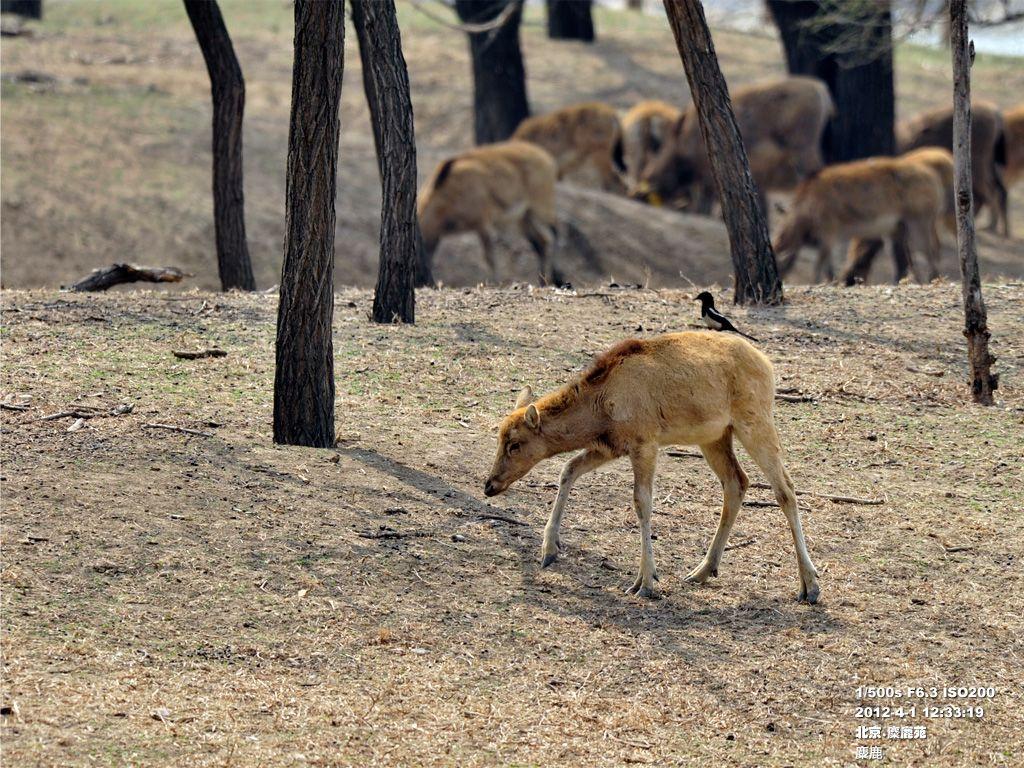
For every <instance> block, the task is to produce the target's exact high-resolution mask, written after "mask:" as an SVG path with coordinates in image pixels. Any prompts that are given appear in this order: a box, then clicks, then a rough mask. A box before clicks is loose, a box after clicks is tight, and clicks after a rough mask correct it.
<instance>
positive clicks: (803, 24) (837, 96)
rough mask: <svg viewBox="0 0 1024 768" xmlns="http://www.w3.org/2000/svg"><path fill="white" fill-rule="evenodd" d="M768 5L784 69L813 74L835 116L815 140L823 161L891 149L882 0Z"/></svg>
mask: <svg viewBox="0 0 1024 768" xmlns="http://www.w3.org/2000/svg"><path fill="white" fill-rule="evenodd" d="M768 8H769V10H770V11H771V13H772V17H773V18H774V19H775V24H776V26H778V28H779V35H780V36H781V38H782V44H783V48H784V49H785V53H786V66H787V68H788V70H789V72H790V74H793V75H810V76H812V77H817V78H819V79H821V80H823V81H824V82H825V83H826V84H827V85H828V88H829V91H830V92H831V93H832V99H833V101H835V104H836V114H835V116H834V117H833V118H832V120H831V122H830V123H829V126H828V129H827V130H826V132H825V136H824V139H823V143H824V145H825V146H824V147H823V150H824V154H825V159H826V161H827V162H830V163H841V162H847V161H849V160H858V159H860V158H863V157H873V156H876V155H892V154H894V153H895V151H896V136H895V119H896V117H895V116H896V112H895V103H896V100H895V92H894V88H893V69H892V13H891V11H890V8H889V3H888V0H885V1H884V2H879V3H845V4H842V3H839V4H837V3H834V2H832V3H825V4H823V3H822V2H821V0H768ZM844 13H849V14H850V16H848V17H847V16H843V15H842V14H844Z"/></svg>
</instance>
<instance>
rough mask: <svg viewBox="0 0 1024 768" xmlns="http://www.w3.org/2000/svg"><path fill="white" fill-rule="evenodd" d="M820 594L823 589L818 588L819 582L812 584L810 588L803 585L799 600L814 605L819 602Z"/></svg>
mask: <svg viewBox="0 0 1024 768" xmlns="http://www.w3.org/2000/svg"><path fill="white" fill-rule="evenodd" d="M819 594H821V590H820V589H819V588H818V585H817V584H812V585H811V586H810V588H808V587H806V586H804V587H801V589H800V594H799V595H798V596H797V602H800V603H807V604H808V605H814V604H815V603H816V602H818V595H819Z"/></svg>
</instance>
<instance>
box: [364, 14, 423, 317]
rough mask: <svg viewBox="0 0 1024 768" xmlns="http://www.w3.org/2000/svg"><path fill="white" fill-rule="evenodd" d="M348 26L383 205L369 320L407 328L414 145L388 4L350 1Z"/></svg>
mask: <svg viewBox="0 0 1024 768" xmlns="http://www.w3.org/2000/svg"><path fill="white" fill-rule="evenodd" d="M352 24H353V26H354V27H355V30H356V35H357V37H358V38H359V56H360V58H361V59H362V63H363V85H364V86H365V88H366V101H367V103H368V104H369V107H370V122H371V123H372V124H373V135H374V141H375V142H376V145H377V163H378V170H379V171H380V176H381V189H382V194H381V199H382V200H383V205H382V206H381V221H380V259H379V264H378V268H377V289H376V291H375V292H374V296H373V315H372V317H373V321H374V322H376V323H393V322H401V323H411V322H413V321H414V320H415V316H416V313H415V295H414V294H415V292H414V290H413V279H414V277H415V272H416V262H417V257H418V252H417V251H418V247H419V245H420V238H419V232H418V226H417V223H416V142H415V137H414V135H413V121H412V100H411V98H410V96H409V73H408V70H407V69H406V66H405V57H404V56H403V55H402V38H401V34H400V32H399V30H398V18H397V16H396V13H395V3H394V0H352Z"/></svg>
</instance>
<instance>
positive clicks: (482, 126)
mask: <svg viewBox="0 0 1024 768" xmlns="http://www.w3.org/2000/svg"><path fill="white" fill-rule="evenodd" d="M515 2H517V0H455V10H456V12H457V13H458V14H459V18H460V19H462V21H463V22H468V23H481V22H487V21H491V20H492V19H494V18H496V17H497V16H498V15H499V14H500V13H501V12H502V10H504V8H505V7H506V6H507V5H508V4H509V3H515ZM522 16H523V9H522V5H521V4H519V7H517V8H516V10H515V11H514V12H513V13H512V15H511V16H510V17H509V19H508V21H506V22H505V23H504V24H503V25H502V26H501V27H499V28H498V29H494V30H490V31H488V32H474V33H469V52H470V55H471V56H472V58H473V112H474V118H473V133H474V137H475V140H476V143H477V144H490V143H491V142H495V141H504V140H505V139H507V138H508V137H509V136H511V135H512V134H513V133H514V132H515V130H516V128H517V127H518V126H519V123H521V122H522V121H523V120H525V119H526V118H527V117H529V116H530V106H529V104H528V102H527V100H526V70H525V68H524V67H523V53H522V51H521V50H520V48H519V23H520V21H521V20H522Z"/></svg>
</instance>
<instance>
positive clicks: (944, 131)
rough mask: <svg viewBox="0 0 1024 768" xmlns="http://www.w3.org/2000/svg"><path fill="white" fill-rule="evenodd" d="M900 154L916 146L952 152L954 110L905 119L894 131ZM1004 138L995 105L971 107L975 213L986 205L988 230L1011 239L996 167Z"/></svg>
mask: <svg viewBox="0 0 1024 768" xmlns="http://www.w3.org/2000/svg"><path fill="white" fill-rule="evenodd" d="M896 139H897V143H898V144H899V150H900V152H909V151H910V150H912V149H917V148H919V147H943V148H945V149H948V150H950V151H952V149H953V108H952V107H951V106H949V107H938V108H937V109H933V110H931V111H929V112H924V113H922V114H920V115H917V116H916V117H914V118H912V119H911V120H908V121H906V122H904V123H900V125H898V126H897V128H896ZM1005 142H1006V139H1005V137H1004V136H1003V116H1002V115H1001V114H1000V112H999V109H998V108H997V107H996V106H995V105H994V104H989V103H987V102H982V101H975V102H973V103H972V104H971V187H972V189H973V192H974V210H975V213H977V212H978V211H979V210H981V208H983V207H985V206H986V205H987V206H989V207H990V208H991V211H992V218H991V219H990V222H989V229H991V230H993V231H996V230H998V229H1000V226H999V224H1000V222H1002V228H1001V229H1002V234H1003V235H1004V236H1006V237H1009V236H1010V221H1009V218H1008V217H1007V194H1006V186H1005V184H1004V183H1003V178H1002V172H1001V171H1000V170H999V168H998V167H997V166H998V165H999V163H1000V162H1001V161H1002V160H1005V158H1003V157H1001V155H1003V154H1004V153H1005V148H1006V143H1005Z"/></svg>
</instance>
